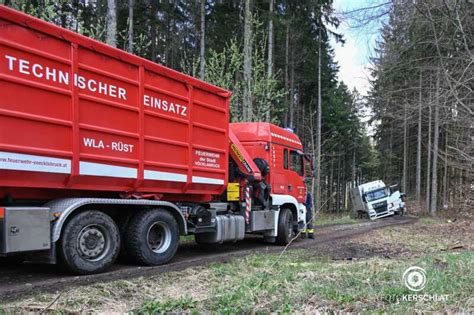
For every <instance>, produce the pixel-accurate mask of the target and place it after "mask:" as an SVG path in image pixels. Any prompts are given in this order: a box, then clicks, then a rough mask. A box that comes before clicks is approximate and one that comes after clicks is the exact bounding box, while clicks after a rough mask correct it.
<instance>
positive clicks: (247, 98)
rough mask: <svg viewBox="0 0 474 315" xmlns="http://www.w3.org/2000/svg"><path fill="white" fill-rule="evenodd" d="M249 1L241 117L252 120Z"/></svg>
mask: <svg viewBox="0 0 474 315" xmlns="http://www.w3.org/2000/svg"><path fill="white" fill-rule="evenodd" d="M250 1H251V0H245V17H244V18H245V21H244V93H243V94H244V95H243V107H244V108H243V119H244V121H252V113H253V108H252V91H251V87H252V12H251V10H250Z"/></svg>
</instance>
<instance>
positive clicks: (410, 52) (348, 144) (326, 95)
mask: <svg viewBox="0 0 474 315" xmlns="http://www.w3.org/2000/svg"><path fill="white" fill-rule="evenodd" d="M0 3H2V4H4V5H7V6H10V7H13V8H15V9H18V10H21V11H24V12H26V13H28V14H30V15H33V16H36V17H39V18H41V19H43V20H46V21H48V22H51V23H54V24H57V25H59V26H62V27H64V28H67V29H70V30H72V31H75V32H78V33H80V34H83V35H85V36H88V37H91V38H94V39H97V40H100V41H103V42H105V43H107V44H109V45H111V46H114V47H117V48H119V49H123V50H126V51H128V52H130V53H133V54H136V55H138V56H141V57H143V58H146V59H149V60H152V61H154V62H157V63H159V64H162V65H165V66H167V67H170V68H172V69H175V70H177V71H181V72H184V73H187V74H189V75H191V76H195V77H198V78H200V79H202V80H205V81H207V82H210V83H212V84H215V85H217V86H220V87H223V88H226V89H228V90H230V91H232V93H233V96H232V99H231V119H232V121H268V122H272V123H275V124H277V125H279V126H282V127H289V128H292V129H293V130H294V131H295V132H296V133H297V134H298V135H299V136H300V138H301V139H302V141H303V144H304V146H305V148H306V151H307V152H308V153H309V154H310V155H311V156H312V158H313V160H314V164H315V165H316V176H315V179H314V180H313V181H312V182H310V183H308V184H309V185H310V187H311V188H312V189H313V191H314V194H315V201H316V207H315V209H317V211H320V210H321V211H327V212H342V211H344V210H347V209H348V208H349V207H350V205H349V200H348V199H349V198H348V191H349V189H350V188H351V187H353V186H354V185H356V184H358V183H362V182H365V181H368V180H372V179H383V180H384V181H386V182H387V183H388V184H399V185H400V188H401V190H402V191H403V192H406V193H407V195H408V196H409V199H410V202H411V204H410V205H413V206H417V207H418V208H419V209H422V211H424V212H430V213H432V214H435V213H436V212H437V211H443V210H447V209H456V210H466V209H470V208H472V196H471V195H472V194H471V192H472V162H473V157H472V156H473V140H472V129H473V119H472V117H473V116H472V115H473V113H472V111H473V105H472V104H473V103H472V102H473V91H472V87H473V77H474V70H473V69H474V68H473V62H474V57H473V49H474V46H473V39H472V36H473V33H474V25H473V24H474V16H473V15H474V4H473V2H472V1H469V0H434V1H427V0H425V1H423V0H422V1H408V0H393V1H388V2H384V3H380V4H378V5H374V6H370V7H367V8H362V9H360V10H355V11H352V12H342V13H341V12H336V11H335V10H334V8H333V1H332V0H189V1H185V0H176V1H173V0H169V1H166V0H161V1H158V0H74V1H49V0H31V1H21V0H16V1H13V0H9V1H8V0H2V1H0ZM344 19H351V20H353V21H356V23H355V24H358V25H359V26H360V25H367V24H369V23H371V22H373V21H374V20H377V19H382V20H383V23H382V25H383V27H382V29H381V35H380V37H379V40H378V42H377V48H376V51H375V53H374V56H373V58H372V60H371V74H372V78H371V88H370V91H369V93H368V95H367V96H362V95H360V94H359V92H358V91H357V90H350V89H349V87H348V86H347V85H346V84H345V83H344V82H342V81H340V80H338V71H339V66H338V64H337V63H336V62H335V59H334V47H331V43H330V42H331V39H333V40H335V42H337V43H338V45H343V44H344V40H345V34H342V33H340V32H339V31H338V26H339V25H340V23H341V22H342V20H344ZM354 27H357V25H356V26H354ZM362 108H370V110H371V112H372V113H373V116H372V117H371V118H370V120H369V122H368V123H369V124H371V126H372V128H373V130H374V134H373V135H369V134H368V131H367V130H368V128H367V124H366V123H365V122H363V121H365V120H364V119H365V118H366V117H363V115H362V114H361V113H362V110H361V109H362Z"/></svg>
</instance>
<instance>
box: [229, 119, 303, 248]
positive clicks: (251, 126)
mask: <svg viewBox="0 0 474 315" xmlns="http://www.w3.org/2000/svg"><path fill="white" fill-rule="evenodd" d="M230 131H231V133H233V134H235V136H236V138H237V139H238V141H239V145H240V146H241V149H242V151H245V152H246V153H247V154H248V155H249V158H250V159H251V160H252V162H254V163H255V164H256V165H258V168H259V169H260V172H261V174H262V181H261V182H259V184H258V185H257V187H253V189H252V193H251V195H252V198H251V199H253V201H254V202H253V204H252V206H251V212H250V214H251V215H252V216H254V215H260V214H261V213H258V212H257V211H258V210H259V207H261V210H267V211H270V213H273V212H274V214H272V216H274V217H275V219H274V224H270V225H271V230H268V231H266V232H264V235H266V236H268V239H270V240H271V238H272V237H277V235H278V218H279V217H280V216H281V213H280V212H281V211H282V210H284V209H287V210H289V211H291V216H292V220H293V225H294V230H298V229H299V228H301V227H304V226H305V225H306V207H305V205H304V202H305V198H306V185H305V176H310V175H311V174H308V173H307V169H310V166H311V165H310V162H309V161H308V160H307V159H306V158H305V156H304V153H303V146H302V143H301V141H300V139H299V138H298V136H297V135H296V134H295V133H294V132H292V131H291V130H289V129H284V128H280V127H278V126H275V125H273V124H270V123H264V122H245V123H231V124H230ZM265 168H266V170H265ZM234 181H235V180H234ZM230 182H232V179H230ZM262 183H263V184H264V185H266V186H267V187H266V188H265V189H266V191H267V193H266V194H267V196H265V197H262V195H265V192H262V191H261V188H260V186H261V185H262ZM244 185H245V184H244ZM243 196H245V192H244V193H243ZM266 198H268V202H262V201H263V199H266ZM251 202H252V200H251ZM252 219H253V220H256V218H254V217H251V218H250V219H249V221H252Z"/></svg>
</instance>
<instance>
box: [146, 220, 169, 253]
mask: <svg viewBox="0 0 474 315" xmlns="http://www.w3.org/2000/svg"><path fill="white" fill-rule="evenodd" d="M147 244H148V247H149V248H150V249H151V250H152V251H153V252H154V253H157V254H161V253H164V252H166V250H168V248H169V247H170V245H171V229H170V227H169V226H168V225H167V224H165V223H164V222H155V223H153V224H152V225H151V226H150V228H149V229H148V233H147Z"/></svg>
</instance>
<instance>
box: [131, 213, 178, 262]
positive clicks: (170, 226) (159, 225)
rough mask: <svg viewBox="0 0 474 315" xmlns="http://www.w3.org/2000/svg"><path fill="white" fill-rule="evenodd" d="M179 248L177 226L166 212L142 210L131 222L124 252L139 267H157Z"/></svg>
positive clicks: (169, 258) (171, 216) (172, 255)
mask: <svg viewBox="0 0 474 315" xmlns="http://www.w3.org/2000/svg"><path fill="white" fill-rule="evenodd" d="M178 244H179V227H178V223H177V222H176V220H175V218H174V217H173V215H172V214H171V213H169V212H168V211H166V210H164V209H154V210H144V211H140V212H138V213H137V214H136V215H135V216H133V217H132V219H131V220H130V223H129V225H128V228H127V232H126V239H125V246H126V251H127V253H128V254H129V255H130V256H131V258H133V259H134V260H135V261H136V262H138V263H139V264H143V265H148V266H157V265H162V264H165V263H167V262H168V261H170V260H171V259H172V258H173V257H174V255H175V254H176V251H177V250H178Z"/></svg>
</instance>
